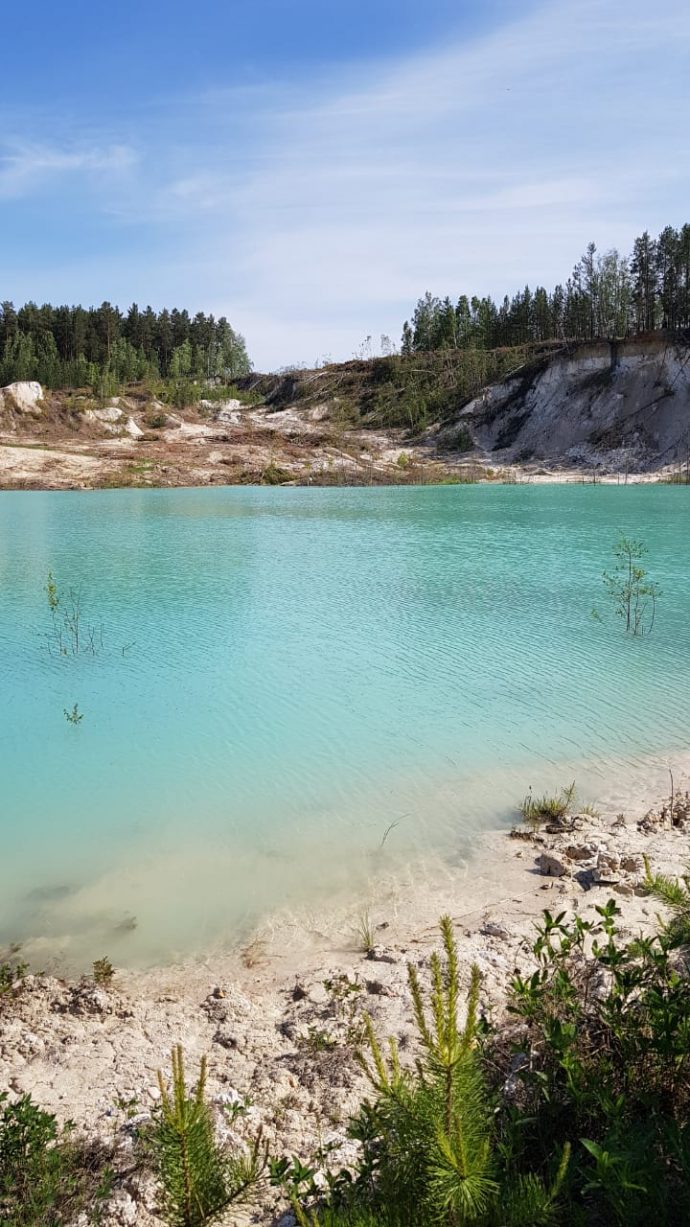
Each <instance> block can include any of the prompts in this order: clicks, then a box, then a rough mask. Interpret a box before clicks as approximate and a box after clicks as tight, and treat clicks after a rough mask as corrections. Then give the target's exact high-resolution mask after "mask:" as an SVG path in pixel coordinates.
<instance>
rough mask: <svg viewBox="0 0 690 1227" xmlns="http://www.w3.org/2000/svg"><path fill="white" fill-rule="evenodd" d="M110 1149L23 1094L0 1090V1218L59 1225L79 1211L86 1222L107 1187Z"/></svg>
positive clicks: (33, 1226)
mask: <svg viewBox="0 0 690 1227" xmlns="http://www.w3.org/2000/svg"><path fill="white" fill-rule="evenodd" d="M111 1160H112V1155H111V1152H110V1150H109V1149H108V1148H106V1147H103V1146H100V1145H87V1144H85V1143H80V1142H79V1141H78V1140H77V1139H76V1138H75V1136H74V1126H73V1125H72V1124H71V1123H69V1124H67V1125H66V1126H65V1127H64V1128H63V1129H60V1127H59V1126H58V1123H57V1121H56V1118H55V1117H54V1116H53V1115H52V1114H51V1113H50V1112H44V1111H43V1110H42V1109H41V1108H39V1107H37V1105H36V1104H35V1103H34V1102H33V1100H32V1099H31V1097H30V1096H29V1095H24V1096H22V1097H21V1098H20V1099H18V1100H17V1101H16V1102H15V1103H10V1102H9V1098H8V1096H7V1094H6V1093H4V1092H2V1093H0V1222H1V1223H3V1224H5V1225H6V1227H62V1224H66V1223H71V1222H74V1221H76V1219H77V1217H78V1216H79V1215H80V1214H81V1213H84V1215H85V1216H88V1220H89V1221H90V1222H97V1221H98V1212H99V1209H100V1208H102V1206H103V1203H104V1201H105V1200H106V1198H107V1197H108V1195H109V1193H110V1190H111V1187H112V1166H111Z"/></svg>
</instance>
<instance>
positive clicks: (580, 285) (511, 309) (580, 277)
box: [402, 224, 690, 354]
mask: <svg viewBox="0 0 690 1227" xmlns="http://www.w3.org/2000/svg"><path fill="white" fill-rule="evenodd" d="M657 328H665V329H669V330H671V331H673V332H681V331H682V330H684V329H688V328H690V224H686V225H684V226H682V227H681V229H680V230H674V228H673V227H672V226H667V227H666V228H665V229H664V230H662V232H661V234H660V235H659V237H658V238H657V239H653V238H652V237H651V236H650V235H649V233H648V232H647V231H645V233H644V234H642V235H641V236H640V237H639V238H637V239H635V242H634V245H633V250H632V252H631V254H630V255H629V256H621V255H620V253H619V252H618V251H616V250H615V249H614V250H611V251H607V252H603V253H602V252H598V251H597V248H596V246H595V244H594V243H590V244H589V246H588V248H587V250H586V252H585V254H584V255H583V256H582V258H581V259H580V260H579V261H578V263H577V264H576V265H575V268H574V269H573V271H572V274H571V275H570V277H569V278H568V280H567V281H566V283H565V285H557V286H556V287H555V288H554V289H553V290H552V291H551V292H550V293H549V291H548V290H546V289H545V288H544V287H543V286H537V287H536V289H534V290H532V289H530V287H529V286H525V288H524V290H522V291H519V292H518V293H517V294H515V295H514V296H513V297H512V298H510V297H508V295H506V296H505V297H504V299H503V302H502V303H501V304H500V305H499V304H497V303H496V302H494V300H493V299H492V298H491V297H484V298H478V297H476V296H474V297H472V298H469V297H468V296H467V295H466V294H462V295H461V296H460V298H459V299H458V300H457V302H455V303H454V302H453V301H452V299H450V298H444V299H440V298H436V297H434V296H433V295H432V294H429V293H427V294H425V295H424V297H423V298H420V299H419V301H418V303H417V306H416V307H415V311H414V314H413V316H412V319H411V321H410V320H406V321H405V324H404V327H403V334H402V352H403V354H411V353H416V352H419V351H424V350H433V349H462V348H464V347H466V346H475V347H477V348H480V349H497V348H500V347H503V346H514V345H524V344H529V343H535V342H536V343H539V342H542V341H553V340H573V341H590V340H594V339H597V338H601V337H607V338H615V337H626V336H630V335H633V334H635V333H640V332H649V331H652V330H653V329H657Z"/></svg>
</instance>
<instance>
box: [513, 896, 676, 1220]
mask: <svg viewBox="0 0 690 1227" xmlns="http://www.w3.org/2000/svg"><path fill="white" fill-rule="evenodd" d="M596 912H597V916H598V919H597V920H596V921H595V922H591V921H585V920H583V919H582V918H581V917H576V918H575V919H574V920H573V921H572V922H570V923H566V921H565V915H564V913H561V915H559V916H556V917H553V916H551V915H550V913H549V912H545V913H544V923H543V925H542V927H541V929H540V931H539V933H538V936H537V940H536V942H535V945H534V948H533V950H534V955H535V957H536V960H537V969H536V970H535V972H534V973H533V975H532V976H531V977H529V978H528V979H522V978H521V977H520V976H518V977H516V979H515V982H514V985H513V997H512V1002H511V1006H510V1008H511V1010H512V1012H513V1013H514V1014H515V1015H516V1016H517V1017H518V1018H519V1019H520V1020H521V1022H522V1024H523V1030H522V1031H521V1033H519V1034H518V1036H516V1037H514V1038H515V1040H516V1042H517V1044H518V1046H519V1049H520V1051H521V1052H522V1059H521V1062H520V1069H519V1071H518V1073H517V1080H518V1084H519V1091H518V1093H517V1095H516V1099H515V1102H514V1104H513V1106H512V1107H509V1106H504V1108H503V1111H502V1119H501V1128H502V1131H503V1136H504V1143H505V1144H506V1145H507V1146H509V1147H510V1149H511V1151H512V1153H513V1155H514V1157H515V1160H516V1161H517V1162H518V1163H530V1164H532V1163H534V1162H535V1161H536V1162H537V1163H538V1164H542V1163H545V1162H548V1161H549V1159H550V1156H551V1155H552V1153H553V1148H554V1146H558V1145H560V1144H562V1143H563V1142H564V1141H565V1140H566V1139H573V1140H579V1142H578V1147H577V1150H576V1154H575V1157H574V1162H573V1163H572V1164H571V1166H570V1170H569V1172H568V1181H567V1189H566V1192H567V1204H568V1206H569V1210H568V1213H567V1214H565V1215H564V1216H563V1218H562V1220H561V1221H562V1222H563V1223H564V1224H570V1223H573V1224H580V1223H581V1224H585V1223H586V1224H602V1225H603V1224H621V1227H623V1224H625V1227H635V1225H636V1224H639V1227H642V1225H643V1224H651V1223H659V1224H665V1225H667V1227H674V1225H676V1224H678V1225H679V1227H680V1224H686V1223H687V1222H688V1221H690V981H689V980H688V977H687V966H686V964H685V963H684V962H683V961H682V960H680V961H679V958H678V944H677V941H676V939H675V937H674V936H673V935H672V934H669V933H668V932H664V931H662V932H661V933H660V934H658V935H656V936H653V937H650V938H645V939H638V940H636V941H633V942H628V943H624V942H623V941H622V940H621V937H620V934H619V932H618V929H617V926H616V918H617V916H618V915H619V909H618V907H617V906H616V904H615V902H614V901H613V900H610V901H609V903H608V904H607V905H606V906H605V907H597V908H596ZM506 1058H507V1054H506V1053H505V1051H504V1052H503V1065H504V1067H505V1062H506ZM493 1059H494V1060H498V1063H499V1064H500V1063H501V1057H500V1055H498V1056H497V1053H496V1052H495V1053H494V1054H493Z"/></svg>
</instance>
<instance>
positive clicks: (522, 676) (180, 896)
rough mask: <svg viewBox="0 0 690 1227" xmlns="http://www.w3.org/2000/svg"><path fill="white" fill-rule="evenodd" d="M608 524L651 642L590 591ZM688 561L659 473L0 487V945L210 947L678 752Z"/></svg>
mask: <svg viewBox="0 0 690 1227" xmlns="http://www.w3.org/2000/svg"><path fill="white" fill-rule="evenodd" d="M620 531H623V532H625V533H626V534H627V535H628V536H629V537H637V538H641V539H643V540H644V541H645V543H646V544H647V546H648V547H649V554H648V558H647V566H648V568H649V571H650V574H651V576H652V578H653V579H654V580H655V581H657V582H658V584H659V585H660V587H661V589H662V593H661V596H660V597H659V600H658V610H657V618H656V623H655V626H654V630H653V633H652V635H651V636H650V637H649V638H644V639H633V638H631V637H629V636H626V635H625V633H624V631H623V628H622V626H621V624H620V622H619V621H617V620H616V618H615V617H614V616H613V613H612V610H611V608H610V603H609V602H607V598H606V594H605V592H604V589H603V584H602V578H601V576H602V571H603V570H604V568H606V567H609V568H610V567H611V566H612V563H613V559H612V547H613V544H614V542H615V540H616V538H617V536H618V534H619V532H620ZM689 556H690V500H689V499H688V491H687V490H685V489H683V488H673V487H663V486H627V487H612V486H593V485H582V486H550V485H544V486H529V485H520V486H466V487H452V486H449V487H424V488H409V487H408V488H400V487H398V488H386V489H259V488H225V489H208V490H207V489H204V490H112V491H100V492H92V493H86V492H85V493H82V492H68V493H57V492H51V493H33V492H32V493H4V494H2V495H0V579H1V583H0V602H1V606H2V610H1V618H0V645H1V648H2V660H3V665H4V702H3V707H2V718H1V723H0V744H1V746H2V769H3V796H2V808H1V810H0V834H1V837H2V845H1V846H2V858H1V863H0V941H2V942H9V941H13V940H18V941H19V940H25V941H27V943H28V948H29V949H31V950H32V951H34V952H38V954H37V956H36V957H38V956H39V955H40V954H41V952H43V954H44V956H45V959H46V961H49V960H50V959H52V958H53V957H54V956H56V955H59V956H60V957H62V958H64V959H66V960H68V961H70V960H72V961H76V962H79V961H80V960H81V961H85V960H90V959H92V958H94V957H96V956H99V955H102V954H106V953H107V954H108V955H110V956H111V957H112V958H113V961H115V962H117V963H119V964H120V965H122V964H130V965H136V964H145V963H150V962H153V961H157V960H165V959H170V958H174V957H178V956H182V955H185V954H188V953H190V952H194V951H195V950H200V949H202V948H203V949H208V948H209V947H211V946H213V945H214V944H223V943H230V942H233V941H235V940H237V939H238V938H241V937H242V936H243V935H245V934H246V933H247V932H248V931H249V929H250V928H251V926H252V925H253V924H254V923H255V921H256V920H257V918H260V917H261V916H263V915H265V914H266V913H267V912H268V911H270V910H272V909H274V908H286V907H288V908H290V907H300V906H303V905H305V904H306V905H310V906H314V907H317V908H318V907H319V906H327V905H328V902H329V900H330V899H333V898H335V897H336V896H338V897H339V896H340V895H341V894H342V893H343V892H347V891H351V892H353V894H355V893H357V892H360V893H364V894H366V891H367V882H368V881H369V880H370V879H371V878H372V876H375V875H376V874H377V873H379V872H381V871H384V872H386V873H395V872H398V871H400V872H402V871H403V870H404V869H405V867H407V869H408V871H409V866H410V865H413V864H415V863H420V864H421V862H422V859H423V857H424V856H425V855H427V854H428V853H429V852H430V851H433V852H434V854H436V855H441V856H444V857H448V858H451V859H452V858H453V857H458V856H461V855H464V853H465V851H466V850H467V848H468V847H469V846H470V844H471V839H472V837H473V835H475V834H476V833H477V831H479V830H481V829H482V828H484V827H486V826H496V825H499V824H501V823H506V822H510V821H511V820H512V818H513V817H514V807H515V803H516V801H518V800H519V799H520V797H521V796H522V795H523V794H524V793H525V791H526V790H527V788H528V787H529V786H533V787H534V788H535V789H536V790H537V791H539V790H543V788H544V787H547V786H548V787H551V786H554V785H557V784H567V783H569V782H570V780H571V779H572V778H577V780H578V784H579V785H582V787H583V789H584V792H583V795H585V796H591V797H596V794H597V789H598V788H599V787H604V786H606V787H608V785H609V784H610V782H611V780H612V779H617V780H620V781H634V780H635V779H636V778H638V776H639V774H640V773H641V772H643V771H644V769H645V763H646V762H647V761H648V759H649V758H650V756H652V757H653V756H655V755H656V756H661V757H662V758H663V757H670V758H671V759H672V757H673V755H674V754H677V755H680V754H681V753H683V752H687V750H688V748H689V745H690V728H689V723H688V715H687V706H688V704H687V696H688V693H690V617H689V616H688V615H689V612H690V566H689V562H690V557H689ZM49 572H52V574H53V576H54V579H55V583H56V585H57V590H58V594H59V596H60V604H59V605H58V607H57V610H56V612H55V614H54V615H52V614H51V611H50V608H49V603H48V599H47V595H46V591H45V587H46V582H47V577H48V573H49ZM70 590H71V596H70ZM73 600H77V601H78V602H79V605H80V612H79V637H80V650H79V652H78V653H76V654H74V653H73V652H72V651H71V648H72V646H73V644H72V631H70V629H69V628H66V627H65V626H64V624H63V616H64V612H65V611H67V612H68V613H69V611H70V608H71V602H72V601H73ZM595 607H596V608H598V610H599V613H600V615H601V620H597V619H595V618H594V617H593V616H592V610H593V608H595ZM61 647H66V648H67V649H68V651H67V654H66V655H65V654H63V653H62V651H61ZM75 704H76V711H75V710H74V708H75ZM70 714H71V715H72V720H70V719H68V718H67V716H68V715H70ZM79 717H81V719H80V718H79ZM636 773H637V775H636Z"/></svg>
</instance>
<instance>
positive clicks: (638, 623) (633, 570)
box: [604, 534, 659, 635]
mask: <svg viewBox="0 0 690 1227" xmlns="http://www.w3.org/2000/svg"><path fill="white" fill-rule="evenodd" d="M613 553H614V557H615V559H616V565H615V567H614V569H613V571H611V572H609V571H604V586H605V588H606V591H607V592H608V594H609V597H610V598H611V600H612V602H613V606H614V609H615V612H616V614H617V615H618V617H619V618H622V619H623V621H624V622H625V629H626V631H627V633H628V634H630V635H649V634H650V632H651V630H652V627H653V626H654V618H655V615H656V598H657V596H658V595H659V587H658V585H657V584H655V583H652V581H651V580H650V579H649V575H648V573H647V571H646V570H645V568H644V567H643V566H641V565H640V564H641V561H642V559H643V558H644V557H645V555H646V554H647V547H646V545H645V544H644V543H643V542H642V541H633V540H631V539H630V538H629V537H624V536H623V535H622V534H621V536H620V537H619V538H618V541H617V542H616V544H615V545H614V547H613Z"/></svg>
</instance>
